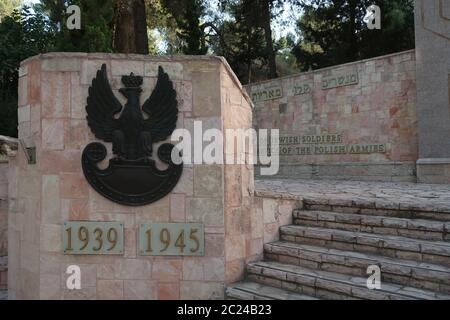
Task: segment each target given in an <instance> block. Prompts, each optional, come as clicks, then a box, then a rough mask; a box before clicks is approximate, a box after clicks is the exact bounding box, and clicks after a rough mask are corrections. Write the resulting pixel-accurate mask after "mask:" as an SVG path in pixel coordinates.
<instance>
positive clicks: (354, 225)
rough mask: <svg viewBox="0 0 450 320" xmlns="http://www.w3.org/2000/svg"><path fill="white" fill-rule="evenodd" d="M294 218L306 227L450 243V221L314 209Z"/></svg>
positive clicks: (296, 222) (298, 223)
mask: <svg viewBox="0 0 450 320" xmlns="http://www.w3.org/2000/svg"><path fill="white" fill-rule="evenodd" d="M293 215H294V224H297V225H303V226H311V227H323V228H329V229H339V230H347V231H358V232H366V233H376V234H386V235H393V236H404V237H410V238H414V239H424V240H438V241H450V222H445V221H435V220H425V219H406V218H394V217H386V216H376V215H365V214H352V213H341V212H331V211H314V210H294V213H293Z"/></svg>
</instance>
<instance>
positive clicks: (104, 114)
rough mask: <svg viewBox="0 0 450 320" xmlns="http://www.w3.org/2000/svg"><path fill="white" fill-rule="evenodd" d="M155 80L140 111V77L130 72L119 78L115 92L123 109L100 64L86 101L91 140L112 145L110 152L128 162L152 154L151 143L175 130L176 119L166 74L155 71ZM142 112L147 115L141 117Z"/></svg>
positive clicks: (174, 98)
mask: <svg viewBox="0 0 450 320" xmlns="http://www.w3.org/2000/svg"><path fill="white" fill-rule="evenodd" d="M158 69H159V70H158V81H157V83H156V87H155V89H154V90H153V92H152V94H151V95H150V97H149V98H148V99H147V100H145V102H144V104H143V105H142V110H141V107H140V104H139V100H140V95H141V92H142V89H141V85H142V77H140V76H135V75H133V73H131V74H130V75H129V76H123V77H122V83H123V84H124V85H125V88H121V89H120V90H119V92H120V93H121V94H122V95H123V96H124V97H125V98H126V99H127V103H126V104H125V106H122V104H121V103H120V102H119V100H118V99H117V98H116V97H115V96H114V94H113V91H112V89H111V86H110V85H109V82H108V78H107V74H106V65H105V64H103V65H102V67H101V69H100V70H99V71H97V76H96V77H95V78H94V80H93V81H92V86H91V87H90V88H89V96H88V98H87V106H86V111H87V121H88V124H89V127H90V128H91V130H92V132H93V133H94V135H95V137H96V138H98V139H101V140H103V141H106V142H112V144H113V153H114V154H116V155H118V156H119V157H121V158H124V159H128V160H137V159H143V158H145V157H147V156H151V155H152V144H153V143H155V142H159V141H162V140H165V139H166V138H167V137H168V136H170V135H171V134H172V132H173V130H175V127H176V124H177V119H178V106H177V100H176V95H177V94H176V92H175V90H174V88H173V84H172V81H170V79H169V76H168V75H167V73H165V72H164V70H163V68H162V67H159V68H158ZM143 113H145V114H146V115H147V118H144V115H143Z"/></svg>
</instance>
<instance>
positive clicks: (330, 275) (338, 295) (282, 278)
mask: <svg viewBox="0 0 450 320" xmlns="http://www.w3.org/2000/svg"><path fill="white" fill-rule="evenodd" d="M247 273H248V279H249V280H250V281H255V282H258V283H261V284H264V285H269V286H273V287H277V288H282V289H285V290H290V291H293V292H298V293H300V294H304V295H308V296H314V297H317V298H323V299H369V300H373V299H376V300H385V299H389V300H441V299H442V300H446V299H450V296H449V295H444V294H439V293H434V292H431V291H427V290H422V289H417V288H411V287H406V286H401V285H398V284H390V283H383V282H382V283H381V289H374V290H370V289H368V288H367V285H366V281H367V278H362V277H354V276H351V275H345V274H340V273H334V272H328V271H320V270H312V269H309V268H305V267H300V266H293V265H289V264H283V263H279V262H264V261H263V262H253V263H250V264H248V265H247Z"/></svg>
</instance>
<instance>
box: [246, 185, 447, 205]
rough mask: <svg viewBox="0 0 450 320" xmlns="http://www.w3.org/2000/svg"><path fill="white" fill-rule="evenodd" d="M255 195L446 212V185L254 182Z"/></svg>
mask: <svg viewBox="0 0 450 320" xmlns="http://www.w3.org/2000/svg"><path fill="white" fill-rule="evenodd" d="M255 191H256V195H259V196H264V195H270V196H272V197H273V196H275V197H286V198H299V199H305V200H315V199H329V200H330V201H338V202H346V201H353V202H356V203H358V202H360V203H365V204H367V203H369V204H373V205H374V206H376V207H380V208H386V209H388V208H389V209H404V210H425V211H439V212H450V185H442V184H416V183H392V182H361V181H342V180H339V181H332V180H302V179H295V180H294V179H278V180H276V179H265V180H255Z"/></svg>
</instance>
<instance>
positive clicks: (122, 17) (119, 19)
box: [114, 0, 148, 54]
mask: <svg viewBox="0 0 450 320" xmlns="http://www.w3.org/2000/svg"><path fill="white" fill-rule="evenodd" d="M115 15H116V19H115V21H116V22H115V31H114V48H115V50H116V51H117V52H120V53H141V54H148V37H147V20H146V14H145V2H144V0H119V1H117V3H116V7H115Z"/></svg>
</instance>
